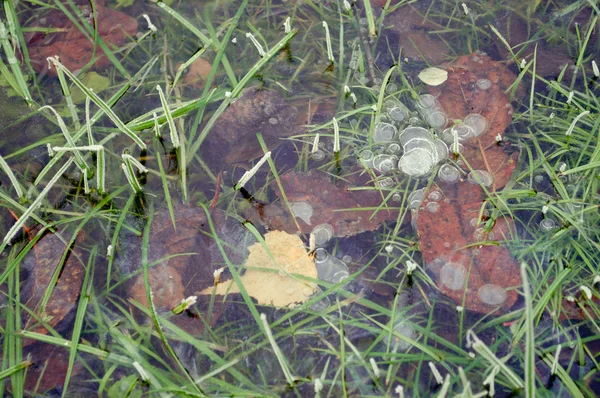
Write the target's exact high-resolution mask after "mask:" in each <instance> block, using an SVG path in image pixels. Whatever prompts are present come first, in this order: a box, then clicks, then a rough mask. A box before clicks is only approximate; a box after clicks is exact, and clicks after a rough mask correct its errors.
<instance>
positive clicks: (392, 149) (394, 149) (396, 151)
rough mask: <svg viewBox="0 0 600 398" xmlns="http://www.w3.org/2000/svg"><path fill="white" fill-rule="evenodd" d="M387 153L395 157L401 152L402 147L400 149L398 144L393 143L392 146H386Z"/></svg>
mask: <svg viewBox="0 0 600 398" xmlns="http://www.w3.org/2000/svg"><path fill="white" fill-rule="evenodd" d="M387 152H388V153H389V154H390V155H397V154H399V153H400V152H402V147H400V144H396V143H395V142H394V143H392V144H390V145H388V147H387Z"/></svg>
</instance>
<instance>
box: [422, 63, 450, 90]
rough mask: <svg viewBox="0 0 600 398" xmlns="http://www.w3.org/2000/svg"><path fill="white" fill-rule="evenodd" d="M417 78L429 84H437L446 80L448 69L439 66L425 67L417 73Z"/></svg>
mask: <svg viewBox="0 0 600 398" xmlns="http://www.w3.org/2000/svg"><path fill="white" fill-rule="evenodd" d="M419 79H421V81H422V82H423V83H425V84H427V85H429V86H439V85H440V84H442V83H444V82H445V81H446V80H448V71H445V70H444V69H440V68H435V67H432V68H426V69H423V70H422V71H421V73H419Z"/></svg>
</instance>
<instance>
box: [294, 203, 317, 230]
mask: <svg viewBox="0 0 600 398" xmlns="http://www.w3.org/2000/svg"><path fill="white" fill-rule="evenodd" d="M290 207H291V208H292V213H294V217H297V218H299V219H301V220H302V221H304V222H305V223H306V224H307V225H310V218H311V217H312V215H313V208H312V206H311V205H310V204H308V203H306V202H294V203H290Z"/></svg>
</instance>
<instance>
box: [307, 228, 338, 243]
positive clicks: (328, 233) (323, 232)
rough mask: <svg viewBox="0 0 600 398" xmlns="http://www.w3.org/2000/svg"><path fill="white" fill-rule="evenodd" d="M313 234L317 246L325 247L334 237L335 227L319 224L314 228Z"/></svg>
mask: <svg viewBox="0 0 600 398" xmlns="http://www.w3.org/2000/svg"><path fill="white" fill-rule="evenodd" d="M311 233H312V234H314V235H315V244H316V245H317V246H323V245H325V244H326V243H327V242H329V241H330V240H331V238H332V237H333V226H332V225H331V224H327V223H323V224H319V225H317V226H315V227H314V228H313V230H312V232H311Z"/></svg>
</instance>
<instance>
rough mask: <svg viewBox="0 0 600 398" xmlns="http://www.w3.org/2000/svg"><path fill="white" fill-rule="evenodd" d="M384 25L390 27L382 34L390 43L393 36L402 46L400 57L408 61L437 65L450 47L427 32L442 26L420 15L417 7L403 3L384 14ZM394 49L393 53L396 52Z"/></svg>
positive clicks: (442, 60)
mask: <svg viewBox="0 0 600 398" xmlns="http://www.w3.org/2000/svg"><path fill="white" fill-rule="evenodd" d="M384 25H386V26H389V27H390V29H386V30H384V31H383V35H384V36H390V35H393V36H394V38H392V37H390V43H394V42H395V40H394V39H395V38H396V37H397V40H398V42H399V44H400V47H402V57H403V58H408V59H409V60H410V61H425V62H427V63H430V64H433V65H437V64H440V63H442V62H444V61H445V60H446V59H447V58H448V54H449V51H450V49H449V48H448V46H446V44H445V43H444V42H443V41H441V40H438V39H437V37H436V36H435V35H433V34H430V33H429V32H430V31H432V30H439V29H442V28H443V26H442V25H439V24H437V23H435V22H433V21H432V20H431V19H429V18H428V17H425V16H423V15H421V14H420V13H419V12H418V11H417V9H415V8H414V7H412V6H410V5H405V6H402V7H400V8H399V9H397V10H396V11H394V12H392V13H390V14H388V15H386V16H385V20H384ZM384 42H385V40H384ZM396 51H397V50H396V49H394V53H396Z"/></svg>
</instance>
